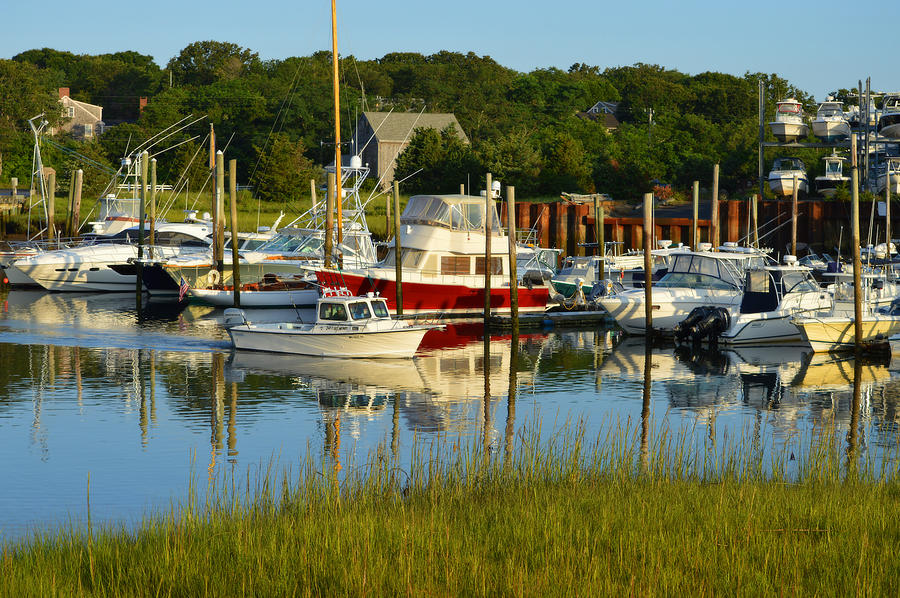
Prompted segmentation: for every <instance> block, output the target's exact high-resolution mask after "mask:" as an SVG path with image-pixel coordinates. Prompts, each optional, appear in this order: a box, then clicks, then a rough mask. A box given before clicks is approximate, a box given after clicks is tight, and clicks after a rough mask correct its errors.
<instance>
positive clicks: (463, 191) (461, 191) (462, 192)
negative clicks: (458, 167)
mask: <svg viewBox="0 0 900 598" xmlns="http://www.w3.org/2000/svg"><path fill="white" fill-rule="evenodd" d="M459 194H460V195H465V194H466V184H465V183H460V184H459Z"/></svg>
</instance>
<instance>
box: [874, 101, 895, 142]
mask: <svg viewBox="0 0 900 598" xmlns="http://www.w3.org/2000/svg"><path fill="white" fill-rule="evenodd" d="M875 130H876V131H878V134H879V135H881V136H882V137H889V138H891V139H900V94H895V93H891V94H887V95H886V96H884V102H882V104H881V114H880V115H879V116H878V124H877V125H876V126H875Z"/></svg>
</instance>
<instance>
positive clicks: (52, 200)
mask: <svg viewBox="0 0 900 598" xmlns="http://www.w3.org/2000/svg"><path fill="white" fill-rule="evenodd" d="M54 237H56V173H55V172H51V173H50V175H49V176H48V177H47V238H48V239H50V240H51V241H52V240H53V238H54Z"/></svg>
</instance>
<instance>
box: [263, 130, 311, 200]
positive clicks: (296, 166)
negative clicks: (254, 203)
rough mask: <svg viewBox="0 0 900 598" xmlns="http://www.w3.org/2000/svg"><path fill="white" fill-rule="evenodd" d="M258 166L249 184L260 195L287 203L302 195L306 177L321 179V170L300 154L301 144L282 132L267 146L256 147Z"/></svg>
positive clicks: (301, 151)
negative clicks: (264, 147) (263, 147)
mask: <svg viewBox="0 0 900 598" xmlns="http://www.w3.org/2000/svg"><path fill="white" fill-rule="evenodd" d="M257 152H258V156H257V159H258V160H259V168H258V170H257V171H256V176H255V177H254V179H253V180H251V183H252V184H253V185H254V186H255V187H256V188H257V189H258V190H259V191H258V194H259V196H260V198H262V199H263V200H267V201H279V202H282V203H289V202H293V201H296V200H297V199H299V198H300V196H301V195H305V194H306V192H307V190H308V189H309V181H310V179H316V180H317V181H321V180H322V178H323V175H322V172H321V169H318V168H316V167H315V166H313V163H312V162H311V161H310V160H309V159H308V158H307V157H306V156H304V155H303V143H302V142H299V141H297V142H293V141H291V140H290V139H289V138H288V136H287V135H285V134H284V133H276V134H274V135H273V136H272V139H271V140H270V142H269V146H268V148H266V149H265V150H263V149H262V148H259V149H257Z"/></svg>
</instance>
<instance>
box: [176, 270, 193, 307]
mask: <svg viewBox="0 0 900 598" xmlns="http://www.w3.org/2000/svg"><path fill="white" fill-rule="evenodd" d="M189 288H191V287H190V285H189V284H188V281H186V280H185V279H184V276H182V277H181V280H180V281H179V282H178V302H179V303H180V302H181V301H182V299H184V294H185V293H187V292H188V289H189Z"/></svg>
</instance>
